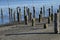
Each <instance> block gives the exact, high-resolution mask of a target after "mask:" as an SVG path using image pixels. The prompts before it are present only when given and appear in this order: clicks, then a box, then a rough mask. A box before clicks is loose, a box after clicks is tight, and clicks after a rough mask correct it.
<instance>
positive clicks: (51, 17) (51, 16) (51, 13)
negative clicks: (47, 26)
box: [51, 6, 53, 21]
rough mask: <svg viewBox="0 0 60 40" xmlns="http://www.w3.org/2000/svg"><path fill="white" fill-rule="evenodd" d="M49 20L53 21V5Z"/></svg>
mask: <svg viewBox="0 0 60 40" xmlns="http://www.w3.org/2000/svg"><path fill="white" fill-rule="evenodd" d="M51 21H53V6H51Z"/></svg>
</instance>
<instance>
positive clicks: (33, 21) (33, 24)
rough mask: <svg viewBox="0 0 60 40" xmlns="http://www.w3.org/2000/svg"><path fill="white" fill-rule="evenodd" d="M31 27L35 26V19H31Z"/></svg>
mask: <svg viewBox="0 0 60 40" xmlns="http://www.w3.org/2000/svg"><path fill="white" fill-rule="evenodd" d="M32 26H35V18H32Z"/></svg>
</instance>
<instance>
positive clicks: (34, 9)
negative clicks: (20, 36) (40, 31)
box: [33, 7, 35, 18]
mask: <svg viewBox="0 0 60 40" xmlns="http://www.w3.org/2000/svg"><path fill="white" fill-rule="evenodd" d="M33 18H35V7H33Z"/></svg>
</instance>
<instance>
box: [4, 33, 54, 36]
mask: <svg viewBox="0 0 60 40" xmlns="http://www.w3.org/2000/svg"><path fill="white" fill-rule="evenodd" d="M29 34H55V33H54V32H43V33H16V34H15V33H13V34H5V36H11V35H29Z"/></svg>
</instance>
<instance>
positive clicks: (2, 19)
mask: <svg viewBox="0 0 60 40" xmlns="http://www.w3.org/2000/svg"><path fill="white" fill-rule="evenodd" d="M1 19H2V23H3V10H2V8H1Z"/></svg>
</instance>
